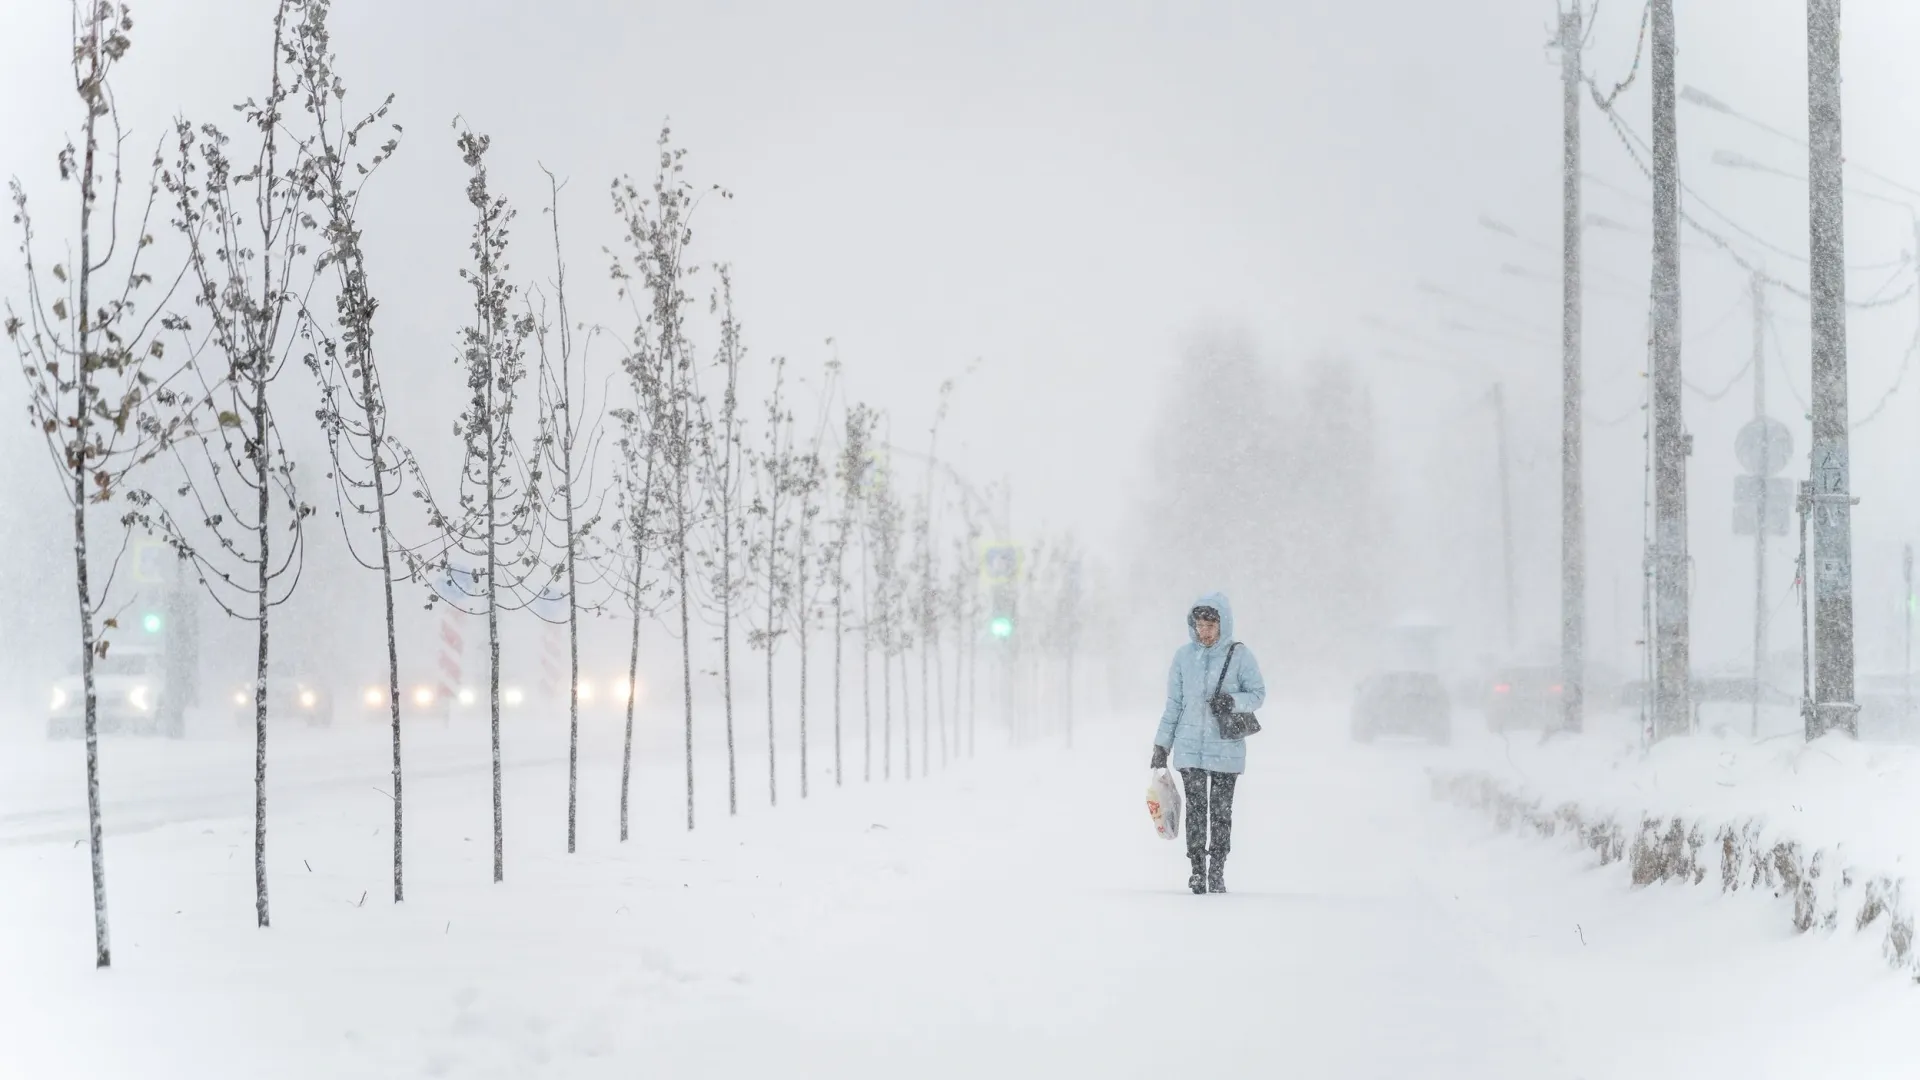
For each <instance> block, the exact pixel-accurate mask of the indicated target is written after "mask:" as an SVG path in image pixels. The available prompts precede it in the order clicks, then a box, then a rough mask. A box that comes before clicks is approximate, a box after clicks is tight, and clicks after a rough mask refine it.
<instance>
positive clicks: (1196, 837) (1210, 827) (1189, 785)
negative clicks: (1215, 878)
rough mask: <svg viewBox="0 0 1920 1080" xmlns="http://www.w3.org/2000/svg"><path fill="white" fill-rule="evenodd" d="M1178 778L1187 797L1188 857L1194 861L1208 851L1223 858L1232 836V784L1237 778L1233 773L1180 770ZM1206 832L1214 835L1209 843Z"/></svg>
mask: <svg viewBox="0 0 1920 1080" xmlns="http://www.w3.org/2000/svg"><path fill="white" fill-rule="evenodd" d="M1180 779H1181V786H1182V787H1184V788H1185V789H1186V791H1185V794H1186V800H1187V805H1186V814H1187V858H1189V859H1196V860H1197V859H1199V858H1201V857H1202V856H1204V855H1208V854H1211V855H1212V856H1213V857H1214V858H1215V859H1224V858H1226V856H1227V851H1228V849H1229V848H1230V847H1231V846H1232V844H1231V841H1232V838H1233V786H1234V784H1235V783H1236V782H1238V781H1239V779H1240V777H1239V776H1238V774H1235V773H1223V772H1208V771H1207V770H1205V769H1181V770H1180ZM1209 831H1211V832H1212V834H1213V835H1212V838H1211V839H1212V843H1211V844H1209V843H1208V839H1209V838H1208V835H1207V834H1208V832H1209Z"/></svg>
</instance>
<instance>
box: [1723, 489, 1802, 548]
mask: <svg viewBox="0 0 1920 1080" xmlns="http://www.w3.org/2000/svg"><path fill="white" fill-rule="evenodd" d="M1762 492H1764V493H1765V498H1766V501H1767V521H1766V526H1767V533H1768V535H1771V536H1785V535H1787V531H1788V527H1789V525H1790V524H1791V521H1792V517H1793V503H1794V497H1793V480H1792V479H1790V478H1788V477H1784V476H1772V477H1766V476H1736V477H1734V478H1733V533H1734V535H1735V536H1752V535H1753V534H1754V531H1755V530H1756V529H1758V528H1759V527H1760V500H1761V497H1762Z"/></svg>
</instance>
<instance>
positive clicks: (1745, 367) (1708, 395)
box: [1680, 358, 1753, 401]
mask: <svg viewBox="0 0 1920 1080" xmlns="http://www.w3.org/2000/svg"><path fill="white" fill-rule="evenodd" d="M1752 370H1753V360H1752V359H1751V358H1749V359H1748V360H1747V362H1746V363H1744V364H1741V365H1740V370H1739V371H1736V372H1734V373H1733V378H1731V379H1728V380H1727V385H1725V386H1723V387H1721V388H1720V389H1719V390H1718V391H1714V392H1708V391H1706V390H1702V389H1700V387H1698V386H1696V385H1694V382H1693V380H1691V379H1686V378H1682V379H1681V380H1680V384H1681V385H1682V386H1685V387H1686V388H1687V389H1689V390H1691V391H1693V392H1694V393H1695V394H1698V395H1699V396H1700V397H1702V398H1705V399H1706V400H1708V401H1719V400H1720V399H1721V398H1723V397H1726V396H1727V395H1728V394H1731V393H1733V388H1734V387H1736V386H1739V385H1740V383H1741V382H1742V381H1744V380H1745V379H1746V377H1747V372H1749V371H1752Z"/></svg>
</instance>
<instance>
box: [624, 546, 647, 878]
mask: <svg viewBox="0 0 1920 1080" xmlns="http://www.w3.org/2000/svg"><path fill="white" fill-rule="evenodd" d="M643 557H644V556H643V554H642V549H641V547H640V544H638V543H635V544H634V556H633V639H632V643H631V644H630V645H629V646H628V647H627V738H626V745H625V746H624V747H622V748H621V751H620V842H621V843H623V844H624V843H626V842H627V798H628V793H629V792H630V791H631V790H632V789H633V709H634V702H635V700H636V699H638V698H639V697H640V617H641V615H640V574H641V569H642V566H641V559H642V558H643Z"/></svg>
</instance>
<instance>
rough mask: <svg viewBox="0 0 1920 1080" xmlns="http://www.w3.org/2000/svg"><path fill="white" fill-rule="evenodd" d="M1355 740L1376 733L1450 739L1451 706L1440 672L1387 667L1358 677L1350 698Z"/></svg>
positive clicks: (1439, 740)
mask: <svg viewBox="0 0 1920 1080" xmlns="http://www.w3.org/2000/svg"><path fill="white" fill-rule="evenodd" d="M1352 734H1353V738H1354V741H1355V742H1372V741H1373V740H1374V738H1375V736H1379V735H1418V736H1422V737H1424V738H1426V739H1427V740H1429V741H1431V742H1435V743H1439V744H1441V745H1445V744H1447V743H1449V742H1451V741H1453V706H1452V703H1451V702H1450V701H1449V700H1448V698H1447V688H1446V686H1445V685H1444V684H1443V683H1441V681H1440V676H1438V675H1434V674H1432V673H1429V672H1424V671H1388V672H1381V673H1379V674H1376V675H1370V676H1368V677H1367V678H1365V679H1363V680H1361V682H1360V685H1359V687H1358V688H1357V689H1356V691H1355V693H1354V698H1353V717H1352Z"/></svg>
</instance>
